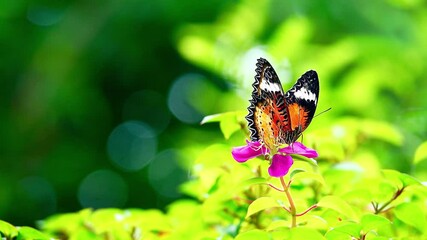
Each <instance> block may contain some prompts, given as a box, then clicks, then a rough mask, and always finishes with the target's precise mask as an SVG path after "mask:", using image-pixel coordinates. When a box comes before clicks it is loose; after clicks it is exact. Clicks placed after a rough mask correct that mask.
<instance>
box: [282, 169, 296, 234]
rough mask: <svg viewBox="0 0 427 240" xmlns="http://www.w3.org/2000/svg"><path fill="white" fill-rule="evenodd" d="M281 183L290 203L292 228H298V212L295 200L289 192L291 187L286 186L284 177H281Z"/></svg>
mask: <svg viewBox="0 0 427 240" xmlns="http://www.w3.org/2000/svg"><path fill="white" fill-rule="evenodd" d="M280 182H281V183H282V186H283V190H284V192H285V194H286V197H287V198H288V201H289V213H290V214H291V216H292V225H291V227H296V226H297V211H296V209H295V203H294V200H293V199H292V195H291V192H290V191H289V185H286V183H285V179H283V177H280Z"/></svg>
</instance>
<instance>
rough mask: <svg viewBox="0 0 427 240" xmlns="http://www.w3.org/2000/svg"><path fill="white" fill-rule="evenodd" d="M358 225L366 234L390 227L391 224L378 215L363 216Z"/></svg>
mask: <svg viewBox="0 0 427 240" xmlns="http://www.w3.org/2000/svg"><path fill="white" fill-rule="evenodd" d="M360 224H361V225H362V228H363V232H365V233H367V232H370V231H378V229H382V228H384V227H387V226H390V225H391V222H390V220H388V219H387V218H385V217H383V216H380V215H375V214H366V215H363V217H362V219H361V221H360Z"/></svg>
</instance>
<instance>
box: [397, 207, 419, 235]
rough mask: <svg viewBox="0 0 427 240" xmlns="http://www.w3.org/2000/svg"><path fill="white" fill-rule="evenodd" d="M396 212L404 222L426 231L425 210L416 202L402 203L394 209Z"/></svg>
mask: <svg viewBox="0 0 427 240" xmlns="http://www.w3.org/2000/svg"><path fill="white" fill-rule="evenodd" d="M394 213H395V215H396V217H397V218H398V219H400V220H401V221H402V222H404V223H406V224H408V225H410V226H413V227H415V228H417V229H418V230H419V231H421V232H424V231H425V230H426V227H427V219H426V215H425V211H424V210H423V209H421V207H420V206H419V205H417V204H416V203H411V202H408V203H402V204H400V205H398V206H397V207H396V208H395V209H394Z"/></svg>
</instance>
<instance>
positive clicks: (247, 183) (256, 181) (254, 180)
mask: <svg viewBox="0 0 427 240" xmlns="http://www.w3.org/2000/svg"><path fill="white" fill-rule="evenodd" d="M267 182H268V181H267V179H265V178H263V177H254V178H251V179H248V180H246V181H244V182H242V184H241V187H242V188H245V187H249V186H252V185H259V184H267Z"/></svg>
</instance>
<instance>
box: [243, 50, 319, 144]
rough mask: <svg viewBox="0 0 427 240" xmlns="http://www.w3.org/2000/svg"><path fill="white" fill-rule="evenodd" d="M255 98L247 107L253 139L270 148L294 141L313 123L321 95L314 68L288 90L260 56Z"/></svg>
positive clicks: (254, 85) (253, 95)
mask: <svg viewBox="0 0 427 240" xmlns="http://www.w3.org/2000/svg"><path fill="white" fill-rule="evenodd" d="M256 67H257V68H256V69H255V72H256V75H255V82H254V84H253V85H252V86H253V88H254V90H253V92H252V99H251V100H250V106H249V107H248V111H249V113H248V115H247V116H246V119H247V121H248V126H249V130H250V133H251V136H250V137H251V141H260V142H261V143H263V144H265V145H266V146H267V147H268V148H269V149H276V148H277V147H279V146H280V145H282V144H292V143H293V142H295V141H296V140H297V139H298V138H299V137H300V136H301V134H302V132H303V131H304V130H305V129H306V128H307V127H308V125H309V124H310V122H311V120H312V118H313V116H314V112H315V111H316V106H317V101H318V98H319V80H318V77H317V73H316V72H315V71H313V70H310V71H307V72H306V73H304V74H303V75H302V76H301V77H300V78H299V79H298V81H297V82H296V83H295V85H294V86H293V87H292V88H291V89H289V90H288V91H287V92H286V93H285V92H284V91H283V88H282V85H281V83H280V80H279V77H278V76H277V74H276V72H275V70H274V69H273V67H272V66H271V64H270V63H269V62H268V61H267V60H265V59H263V58H260V59H258V62H257V64H256Z"/></svg>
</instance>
